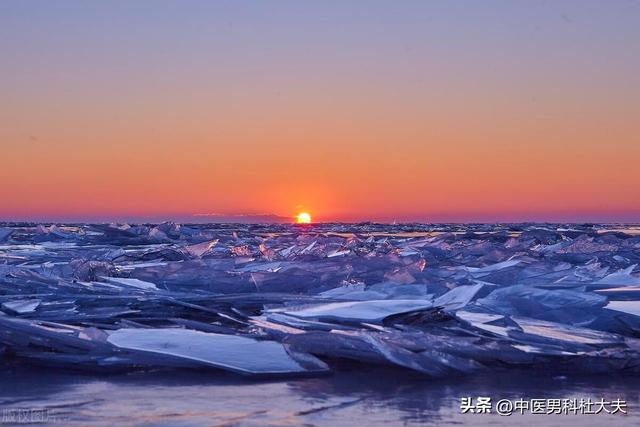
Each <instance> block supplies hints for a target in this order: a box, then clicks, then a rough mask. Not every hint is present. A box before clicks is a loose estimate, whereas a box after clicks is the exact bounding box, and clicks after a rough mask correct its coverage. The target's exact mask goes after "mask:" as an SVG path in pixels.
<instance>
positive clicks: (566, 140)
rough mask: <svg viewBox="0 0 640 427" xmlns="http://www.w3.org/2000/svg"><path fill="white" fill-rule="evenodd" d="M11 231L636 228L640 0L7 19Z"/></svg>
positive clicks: (29, 11)
mask: <svg viewBox="0 0 640 427" xmlns="http://www.w3.org/2000/svg"><path fill="white" fill-rule="evenodd" d="M0 54H1V56H2V59H1V66H0V153H1V154H0V158H1V159H2V166H1V167H0V184H1V185H0V218H1V219H13V220H19V219H51V220H55V219H63V218H64V219H67V218H68V219H87V220H89V219H94V218H101V219H102V218H112V217H113V218H118V217H123V216H153V217H167V218H169V217H172V216H182V217H185V216H186V217H188V216H190V215H192V214H201V213H220V214H239V213H243V214H244V213H273V214H277V215H283V216H292V215H294V214H295V213H297V212H298V211H299V210H308V211H309V212H311V213H312V215H314V219H315V220H347V221H354V220H386V221H389V220H394V219H396V220H399V221H403V220H422V221H507V220H538V221H544V220H569V221H586V220H588V221H640V2H638V1H626V0H624V1H614V0H602V1H587V0H577V1H561V0H558V1H533V0H531V1H513V0H505V1H444V0H443V1H431V2H428V1H415V2H412V1H384V2H378V1H369V0H367V1H364V0H362V1H318V2H306V1H305V2H303V1H263V2H257V1H255V2H253V1H252V2H249V1H177V0H176V1H103V2H97V1H48V0H45V1H25V0H19V1H13V0H3V1H2V2H0Z"/></svg>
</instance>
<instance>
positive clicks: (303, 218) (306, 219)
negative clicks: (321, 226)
mask: <svg viewBox="0 0 640 427" xmlns="http://www.w3.org/2000/svg"><path fill="white" fill-rule="evenodd" d="M296 222H297V223H298V224H310V223H311V215H309V214H308V213H306V212H300V213H299V214H298V216H297V217H296Z"/></svg>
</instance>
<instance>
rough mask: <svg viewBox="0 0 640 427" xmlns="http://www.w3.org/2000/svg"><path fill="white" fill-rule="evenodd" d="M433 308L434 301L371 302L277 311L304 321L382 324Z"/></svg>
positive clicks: (336, 303) (343, 303)
mask: <svg viewBox="0 0 640 427" xmlns="http://www.w3.org/2000/svg"><path fill="white" fill-rule="evenodd" d="M432 307H433V301H432V300H397V299H396V300H371V301H349V302H334V303H329V304H321V305H316V306H313V307H307V308H303V309H300V310H287V309H284V310H283V309H277V310H272V312H284V314H287V315H289V316H294V317H300V318H303V319H316V320H332V321H343V322H369V323H380V322H382V320H384V319H385V318H386V317H389V316H392V315H395V314H403V313H409V312H412V311H419V310H427V309H429V308H432Z"/></svg>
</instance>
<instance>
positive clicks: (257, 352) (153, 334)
mask: <svg viewBox="0 0 640 427" xmlns="http://www.w3.org/2000/svg"><path fill="white" fill-rule="evenodd" d="M107 341H108V342H109V343H111V344H113V345H115V346H117V347H120V348H123V349H127V350H135V351H143V352H149V353H156V354H161V355H167V356H173V357H178V358H182V359H188V360H190V361H194V362H199V363H202V364H204V365H209V366H213V367H216V368H220V369H224V370H228V371H233V372H237V373H241V374H245V375H276V374H277V375H284V374H303V373H310V372H323V371H326V370H328V367H327V366H326V365H325V364H324V363H323V362H321V361H320V360H318V359H316V358H315V357H313V356H311V355H309V354H303V353H294V352H288V351H287V349H286V348H285V347H284V346H283V345H282V344H280V343H277V342H275V341H258V340H255V339H252V338H246V337H242V336H238V335H221V334H213V333H205V332H199V331H192V330H189V329H174V328H160V329H119V330H117V331H114V332H112V333H111V334H110V335H109V337H108V338H107Z"/></svg>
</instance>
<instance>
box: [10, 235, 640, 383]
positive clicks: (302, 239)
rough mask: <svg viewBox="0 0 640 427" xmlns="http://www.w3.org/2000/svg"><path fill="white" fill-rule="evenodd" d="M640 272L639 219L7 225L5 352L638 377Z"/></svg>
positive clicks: (34, 358) (303, 369)
mask: <svg viewBox="0 0 640 427" xmlns="http://www.w3.org/2000/svg"><path fill="white" fill-rule="evenodd" d="M638 263H640V236H639V235H638V229H637V228H634V227H630V226H619V227H617V228H615V229H613V228H611V227H610V226H608V227H605V226H598V225H589V224H585V225H580V226H577V225H570V226H569V225H558V224H545V225H541V224H535V225H534V224H530V225H523V224H519V225H500V226H494V225H468V226H460V225H438V226H435V225H419V224H408V225H378V224H358V225H344V224H322V225H311V226H306V225H305V226H286V225H184V226H183V225H178V224H173V223H164V224H160V225H133V226H130V225H61V224H58V225H56V224H54V225H37V224H0V310H1V311H2V313H1V314H0V359H2V360H3V364H5V365H10V364H15V365H30V364H39V365H45V366H58V367H68V368H74V369H87V370H89V371H107V372H110V371H133V370H141V369H149V368H153V369H156V368H171V369H191V370H193V369H197V370H212V372H219V370H227V371H231V372H233V373H238V374H242V375H247V376H281V375H282V376H286V375H305V376H310V375H320V374H326V373H330V372H331V371H332V370H335V366H336V364H340V363H343V362H348V363H352V364H354V366H355V367H356V368H357V367H358V366H360V367H361V368H362V369H364V368H366V366H365V365H387V366H393V367H397V368H401V369H405V370H408V371H411V372H417V373H419V374H420V375H423V376H427V377H447V376H450V375H469V374H471V373H476V372H486V373H491V372H494V371H497V370H505V369H507V370H508V369H509V368H518V369H521V368H536V369H541V370H545V371H554V372H556V371H557V372H562V373H565V372H581V373H585V372H588V373H608V372H624V373H638V372H640V274H639V271H640V269H636V265H637V264H638Z"/></svg>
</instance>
